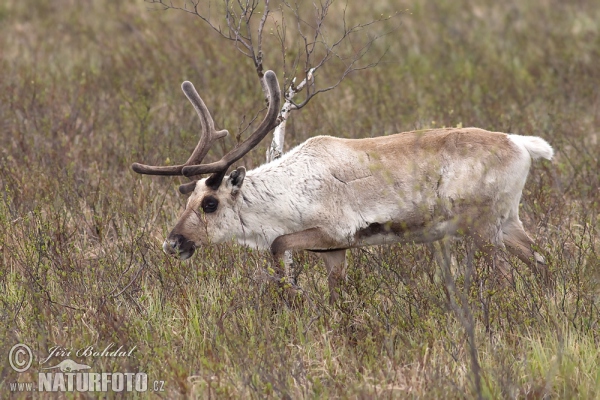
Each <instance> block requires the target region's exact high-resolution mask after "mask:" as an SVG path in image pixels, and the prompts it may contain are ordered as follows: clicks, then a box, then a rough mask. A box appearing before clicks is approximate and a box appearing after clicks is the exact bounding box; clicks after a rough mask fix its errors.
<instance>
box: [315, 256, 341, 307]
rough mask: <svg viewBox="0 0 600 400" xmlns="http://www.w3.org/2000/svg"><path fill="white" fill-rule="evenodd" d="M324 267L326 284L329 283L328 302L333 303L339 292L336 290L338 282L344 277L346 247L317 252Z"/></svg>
mask: <svg viewBox="0 0 600 400" xmlns="http://www.w3.org/2000/svg"><path fill="white" fill-rule="evenodd" d="M319 255H320V256H321V258H322V259H323V261H325V268H327V284H328V285H329V303H335V302H336V301H337V300H338V298H339V294H338V291H337V287H338V284H339V282H340V281H341V280H344V279H346V267H347V266H348V263H347V262H346V249H342V250H332V251H324V252H322V253H319Z"/></svg>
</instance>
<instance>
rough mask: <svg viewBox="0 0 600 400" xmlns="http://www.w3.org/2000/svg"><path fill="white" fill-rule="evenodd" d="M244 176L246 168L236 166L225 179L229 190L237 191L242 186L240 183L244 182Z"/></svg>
mask: <svg viewBox="0 0 600 400" xmlns="http://www.w3.org/2000/svg"><path fill="white" fill-rule="evenodd" d="M245 177H246V168H244V167H237V168H236V169H235V170H234V171H233V172H232V173H231V174H230V175H229V178H228V179H227V183H228V184H229V185H231V192H232V193H233V194H235V193H237V192H238V190H240V189H241V188H242V184H243V183H244V178H245Z"/></svg>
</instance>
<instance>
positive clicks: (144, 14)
mask: <svg viewBox="0 0 600 400" xmlns="http://www.w3.org/2000/svg"><path fill="white" fill-rule="evenodd" d="M365 4H366V3H365ZM352 7H354V9H352V10H351V11H352V13H354V14H355V15H360V14H365V15H367V14H369V13H373V14H376V13H380V12H387V11H393V10H389V7H388V6H387V5H386V3H385V2H381V3H380V4H379V3H378V4H376V6H374V7H370V6H368V7H367V6H366V5H365V6H362V5H361V6H354V5H353V6H352ZM398 9H400V10H406V9H408V10H409V11H407V12H404V13H403V14H402V17H401V22H402V25H401V26H400V29H399V30H398V31H396V32H394V33H393V34H392V35H389V36H387V37H385V38H384V39H383V41H382V42H380V46H381V47H382V48H385V47H389V51H388V55H387V57H386V58H385V60H384V61H385V62H383V63H382V64H380V65H379V66H378V67H377V68H376V69H373V70H369V71H366V72H363V73H360V74H356V75H353V76H351V77H350V79H348V80H347V81H345V82H344V83H343V85H342V86H341V87H339V88H338V89H336V90H335V91H333V92H329V93H326V94H324V95H320V96H319V97H317V98H315V99H314V100H313V101H312V102H311V103H310V104H309V105H308V106H307V107H306V108H305V109H304V110H303V111H302V112H300V113H297V114H296V115H293V116H292V119H291V121H290V122H289V123H288V137H287V144H288V145H290V146H292V145H295V144H297V143H300V142H301V141H303V140H304V139H306V138H308V137H310V136H314V135H318V134H332V135H337V136H344V137H366V136H374V135H380V134H384V133H385V134H390V133H394V132H400V131H404V130H410V129H414V128H425V127H433V126H457V125H463V126H478V127H481V128H485V129H490V130H496V131H505V132H508V131H510V132H514V133H520V134H531V135H539V136H542V137H544V138H546V139H547V140H548V141H549V142H550V143H551V144H552V145H553V146H554V148H555V150H556V159H555V160H554V161H553V162H552V163H551V164H550V163H536V164H535V165H534V166H533V168H532V170H531V174H530V178H529V181H528V183H527V186H526V189H525V191H524V193H523V207H522V212H521V214H522V218H523V219H524V222H525V224H526V227H527V229H528V230H529V231H530V232H531V233H532V235H533V236H534V237H535V238H536V241H537V242H538V243H539V244H540V247H541V249H542V250H543V252H545V254H546V255H547V259H548V262H549V266H550V268H551V270H552V271H553V272H554V275H555V277H556V282H555V287H554V290H553V291H548V290H546V289H545V288H543V287H541V286H540V284H539V282H537V281H536V280H535V279H534V278H533V277H532V276H530V273H529V271H528V270H527V269H526V268H524V265H522V264H521V263H520V262H518V261H516V260H512V262H513V265H514V268H515V270H516V271H517V272H518V274H519V278H518V279H517V281H516V284H515V286H514V287H507V288H503V289H494V288H493V287H492V286H491V285H489V282H488V281H487V279H486V273H487V272H486V269H485V266H484V265H483V264H482V261H481V260H476V263H475V267H476V269H477V271H478V275H477V276H478V278H477V279H476V281H475V282H474V283H473V285H472V286H471V287H468V288H463V279H462V276H463V272H464V264H465V261H464V245H463V244H462V243H460V242H458V243H456V244H454V245H453V254H454V255H455V262H454V274H455V276H456V278H457V286H458V290H460V291H463V290H464V292H465V293H466V294H467V296H466V300H467V301H468V303H469V305H470V308H469V309H470V312H471V313H472V316H473V318H474V328H473V333H474V337H475V343H473V346H475V348H476V349H477V350H478V363H479V365H480V366H481V372H480V374H481V392H482V395H483V396H484V397H490V398H504V397H507V398H531V399H534V398H574V397H576V398H598V397H600V374H599V372H598V371H600V366H599V365H598V363H599V358H600V357H599V354H598V347H599V346H600V335H599V334H598V332H600V330H599V328H600V327H599V323H600V312H599V302H600V299H599V296H600V265H599V264H600V261H599V255H600V246H599V240H598V237H597V233H598V226H599V222H600V214H599V211H600V206H599V199H600V189H599V188H600V174H598V171H600V158H599V156H598V154H600V142H599V136H600V128H598V127H599V126H600V91H599V90H598V82H600V69H599V68H598V63H597V60H599V59H600V24H599V23H598V21H600V9H598V7H597V6H596V3H595V2H593V1H589V0H587V1H586V0H582V1H577V2H564V1H559V0H544V1H537V2H521V1H516V0H514V1H508V2H495V1H491V0H484V1H468V0H460V1H450V0H443V1H419V2H416V3H415V2H407V1H402V2H400V3H399V4H398ZM0 49H2V51H1V52H0V67H1V71H2V78H1V79H0V138H1V141H0V142H1V143H2V146H1V148H0V185H1V186H2V192H1V197H0V263H1V267H0V304H1V306H0V316H1V317H2V322H3V324H2V325H1V326H0V354H2V357H3V360H4V362H3V363H2V364H0V391H2V393H3V394H5V393H7V391H8V383H10V382H14V381H17V380H19V381H27V380H35V379H36V378H35V375H34V373H33V372H28V373H25V374H20V375H18V374H16V373H15V372H13V371H12V369H11V368H10V367H9V365H8V363H7V362H6V361H7V359H6V356H5V355H7V354H8V351H9V349H10V348H11V347H12V345H13V344H15V343H18V342H24V343H29V344H31V345H32V347H33V349H34V353H35V354H36V356H37V357H42V356H45V355H47V351H48V348H50V347H51V346H55V345H61V346H65V347H70V348H75V349H77V348H81V347H85V346H89V345H97V346H101V347H102V346H106V345H107V344H109V343H111V342H114V343H117V344H119V345H120V344H123V345H125V346H126V347H128V348H130V347H133V346H137V351H136V352H135V354H134V356H133V357H131V358H127V359H119V360H107V359H100V358H98V359H90V358H88V359H83V358H80V359H77V361H78V362H88V363H91V365H92V367H93V370H94V371H136V372H137V371H143V372H147V373H148V375H149V378H150V379H151V380H154V379H160V380H164V381H165V382H166V385H165V389H166V392H162V393H155V394H154V395H156V396H160V397H164V398H175V397H185V396H191V397H198V398H214V397H219V398H221V397H224V398H227V397H232V398H239V397H254V398H265V397H275V398H373V397H381V398H407V397H415V398H423V397H424V398H471V397H475V396H476V395H477V394H476V393H475V391H474V390H475V389H474V388H475V386H474V380H473V379H474V375H473V373H472V372H473V371H472V363H471V359H470V358H469V357H470V356H469V351H470V348H471V347H470V344H469V343H468V342H467V340H466V337H467V335H465V327H464V326H463V324H461V323H460V322H459V321H458V320H457V318H456V316H455V313H453V312H452V309H451V307H450V305H449V303H448V300H447V296H446V292H445V291H444V286H443V284H441V283H440V282H439V272H436V266H435V262H434V259H433V256H432V255H431V253H430V252H429V251H428V250H427V249H426V248H424V247H422V246H416V245H415V246H392V247H387V248H374V249H370V250H357V251H353V252H352V255H351V258H350V269H349V279H348V281H347V283H346V284H345V287H344V293H343V296H342V298H341V300H340V301H339V302H338V303H336V304H335V305H333V306H330V305H329V304H328V298H327V290H326V283H325V281H326V280H325V273H324V271H323V266H322V265H321V264H319V263H318V260H317V258H316V257H313V256H312V255H310V254H303V253H299V254H296V255H295V259H296V263H297V264H298V265H299V266H301V267H302V268H303V269H304V272H303V274H302V275H301V277H300V285H301V286H302V287H303V288H304V289H305V290H306V292H307V293H308V294H309V298H310V301H308V302H305V303H303V304H302V305H300V306H298V307H296V308H292V309H290V308H286V307H283V306H282V305H281V303H280V301H279V300H278V297H277V296H276V295H274V294H273V293H272V288H270V287H269V286H265V284H264V283H263V282H261V281H260V279H257V278H256V276H257V271H259V270H260V268H262V267H264V266H265V265H266V263H267V260H268V258H267V257H265V255H264V254H261V253H258V252H256V251H251V250H249V249H245V248H240V247H237V246H234V245H224V246H218V247H213V248H206V249H202V250H201V251H199V252H198V253H199V254H197V255H196V256H195V257H194V258H193V259H192V260H191V261H189V262H179V261H175V260H172V259H169V258H167V257H166V256H165V255H163V253H162V251H161V247H160V246H161V242H162V240H163V237H164V236H165V234H166V232H167V231H168V229H169V228H170V227H171V226H172V224H173V222H174V221H175V220H176V218H177V216H178V213H179V212H180V210H181V208H182V207H183V205H184V202H185V197H183V196H180V195H178V194H177V193H176V187H177V184H178V183H179V182H178V181H179V179H178V178H177V179H169V178H158V177H156V178H149V177H142V176H138V175H136V174H134V173H133V172H132V171H131V170H130V168H129V165H130V164H131V163H132V162H133V161H140V160H144V161H145V162H148V163H163V162H165V160H167V159H169V160H173V162H175V161H176V160H185V159H186V158H187V156H188V154H189V151H190V148H191V146H193V144H194V143H195V141H196V135H197V131H198V126H197V121H196V117H195V115H194V113H193V111H192V110H191V107H190V106H189V104H188V103H187V100H186V99H185V98H184V96H183V95H182V94H181V92H180V89H179V85H180V83H181V81H183V80H185V79H189V80H191V81H193V82H194V83H195V85H196V88H198V90H199V91H200V93H201V95H202V97H203V98H204V100H205V101H206V103H207V104H208V105H209V108H210V109H211V110H212V112H213V115H214V117H215V121H216V124H217V126H218V127H219V128H228V129H231V130H232V131H235V129H236V128H237V127H239V126H240V125H241V124H242V122H243V120H244V119H243V118H244V116H248V118H249V117H250V116H252V115H254V113H256V110H257V109H258V108H257V104H258V103H257V102H258V101H259V100H260V98H261V92H260V88H259V86H258V84H257V82H256V78H255V76H254V74H255V73H254V70H253V67H252V65H251V64H250V63H249V62H248V60H244V59H240V57H239V55H238V54H237V53H236V52H235V49H234V48H233V47H232V46H228V45H227V44H226V43H223V42H220V41H218V40H216V37H215V35H214V34H213V33H211V32H210V31H209V30H208V29H207V28H206V27H205V26H204V25H202V24H201V23H200V21H198V20H195V19H194V18H191V17H188V16H186V15H184V14H182V13H176V12H171V13H162V12H149V11H147V10H146V7H145V5H144V4H143V3H142V2H140V1H136V2H130V3H128V4H125V3H123V2H118V1H113V2H100V1H86V2H81V1H73V0H53V1H42V2H32V1H17V0H9V1H8V2H3V3H2V4H0ZM277 57H278V53H277V49H273V51H272V52H269V53H268V54H267V60H268V61H267V63H266V67H267V68H273V69H275V70H276V72H277V64H276V62H277V59H278V58H277ZM334 72H335V71H331V70H327V69H324V70H323V71H322V72H321V74H322V75H321V76H320V77H319V78H318V79H327V77H328V76H330V75H332V74H334ZM232 136H233V137H235V134H234V135H232ZM233 143H234V139H232V138H229V139H227V140H226V141H225V144H224V145H222V147H217V149H216V150H215V151H213V155H212V156H211V157H213V158H214V157H217V156H220V155H221V154H223V151H224V150H225V148H227V147H229V146H231V145H232V144H233ZM265 146H266V144H265V143H263V144H262V147H261V149H258V150H256V151H254V152H253V153H252V154H251V155H249V156H247V157H246V159H245V160H244V163H245V165H246V166H248V167H253V166H257V165H259V164H260V163H261V162H262V160H263V159H264V151H263V150H264V148H265ZM34 372H37V370H35V371H34ZM3 397H4V396H3ZM74 397H77V396H74ZM80 397H84V396H82V395H81V396H80Z"/></svg>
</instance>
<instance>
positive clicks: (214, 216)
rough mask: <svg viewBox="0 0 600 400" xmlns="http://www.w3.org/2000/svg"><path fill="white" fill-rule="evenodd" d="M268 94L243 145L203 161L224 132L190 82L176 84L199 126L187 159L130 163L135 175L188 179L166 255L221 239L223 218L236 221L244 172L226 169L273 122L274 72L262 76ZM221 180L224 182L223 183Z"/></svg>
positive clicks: (277, 96)
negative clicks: (264, 110) (266, 104)
mask: <svg viewBox="0 0 600 400" xmlns="http://www.w3.org/2000/svg"><path fill="white" fill-rule="evenodd" d="M263 79H264V81H265V86H266V87H267V89H268V92H269V99H268V100H269V109H268V111H267V114H266V116H265V118H264V119H263V121H262V122H261V124H260V125H259V126H258V128H257V129H256V130H255V131H254V132H253V133H252V134H251V135H250V136H249V137H248V138H247V139H246V140H245V141H243V142H242V143H240V144H238V145H237V146H236V147H235V148H234V149H233V150H231V151H230V152H229V153H227V154H226V155H225V156H223V158H221V159H220V160H219V161H217V162H214V163H210V164H202V160H203V159H204V157H205V156H206V154H207V153H208V150H209V149H210V147H211V146H212V144H213V142H214V141H216V140H217V139H221V138H223V137H225V136H227V134H228V132H227V131H226V130H222V131H216V130H215V124H214V121H213V119H212V117H211V115H210V113H209V112H208V109H207V108H206V105H205V104H204V102H203V101H202V99H201V98H200V96H199V95H198V92H196V89H195V88H194V86H193V85H192V84H191V83H190V82H187V81H186V82H183V84H182V85H181V88H182V90H183V92H184V93H185V95H186V96H187V98H188V99H189V100H190V102H191V103H192V104H193V106H194V108H195V109H196V112H197V113H198V116H199V117H200V122H201V125H202V133H201V135H200V140H199V141H198V144H197V145H196V148H195V149H194V151H193V152H192V155H191V156H190V158H189V159H188V160H187V161H186V162H185V164H182V165H174V166H149V165H143V164H138V163H134V164H133V165H132V166H131V168H132V169H133V170H134V171H135V172H137V173H139V174H148V175H184V176H187V177H190V178H192V182H189V183H186V184H183V185H181V186H180V187H179V191H180V192H181V193H183V194H188V193H192V195H191V196H190V198H189V199H188V202H187V205H186V208H185V210H184V212H183V214H182V215H181V217H180V218H179V221H178V222H177V224H176V225H175V227H174V228H173V230H171V233H169V236H168V237H167V239H166V240H165V242H164V244H163V250H164V251H165V253H167V254H170V255H173V256H177V257H180V258H181V259H187V258H189V257H191V256H192V255H193V254H194V250H195V248H196V247H198V246H201V245H203V244H206V243H208V242H220V241H221V240H223V237H220V236H223V235H225V234H226V233H225V232H224V229H223V228H225V227H226V226H227V221H232V220H233V219H235V211H234V208H235V203H236V200H237V197H238V196H237V195H238V193H239V190H240V188H241V187H242V184H243V181H244V177H245V176H246V170H245V169H244V167H239V168H237V169H236V170H234V171H233V172H232V173H231V174H230V175H229V176H226V175H225V174H226V173H227V170H228V168H229V167H230V166H231V164H233V163H234V162H236V161H237V160H239V159H240V158H242V157H243V156H244V155H245V154H246V153H248V152H249V151H250V150H251V149H252V148H254V147H255V146H256V145H258V143H260V141H261V140H262V139H263V138H264V137H265V136H266V135H267V133H269V131H270V130H271V129H273V128H275V127H276V126H277V124H278V118H277V117H278V114H279V108H280V105H281V104H280V103H281V93H280V90H279V82H278V81H277V77H276V76H275V73H274V72H273V71H267V72H266V73H265V75H264V77H263ZM208 173H211V174H212V175H210V176H209V177H208V178H205V179H201V180H197V178H199V176H200V175H202V174H208ZM223 182H225V184H223Z"/></svg>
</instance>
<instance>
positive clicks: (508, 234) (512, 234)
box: [502, 217, 552, 285]
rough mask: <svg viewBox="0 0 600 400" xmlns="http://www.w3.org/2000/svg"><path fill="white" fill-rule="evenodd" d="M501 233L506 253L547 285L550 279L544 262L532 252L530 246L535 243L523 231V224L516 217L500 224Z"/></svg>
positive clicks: (537, 254)
mask: <svg viewBox="0 0 600 400" xmlns="http://www.w3.org/2000/svg"><path fill="white" fill-rule="evenodd" d="M502 232H503V233H504V243H505V244H506V247H507V249H508V251H510V252H511V253H512V254H513V255H515V256H517V257H518V258H519V259H520V260H521V261H523V262H524V263H525V264H527V265H528V266H529V268H531V270H532V271H533V272H534V273H535V274H536V275H537V276H538V277H539V278H541V279H542V281H543V282H544V283H545V284H546V285H549V284H550V282H551V280H552V279H551V277H550V273H549V272H548V268H547V265H546V260H545V259H544V257H543V256H542V255H541V254H540V253H538V252H537V251H534V250H533V248H532V246H534V245H535V243H534V241H533V240H532V239H531V237H529V235H528V234H527V232H525V230H524V229H523V224H522V223H521V221H520V220H519V219H518V217H517V218H516V219H515V218H510V219H508V220H507V221H506V222H505V223H504V224H502Z"/></svg>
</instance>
